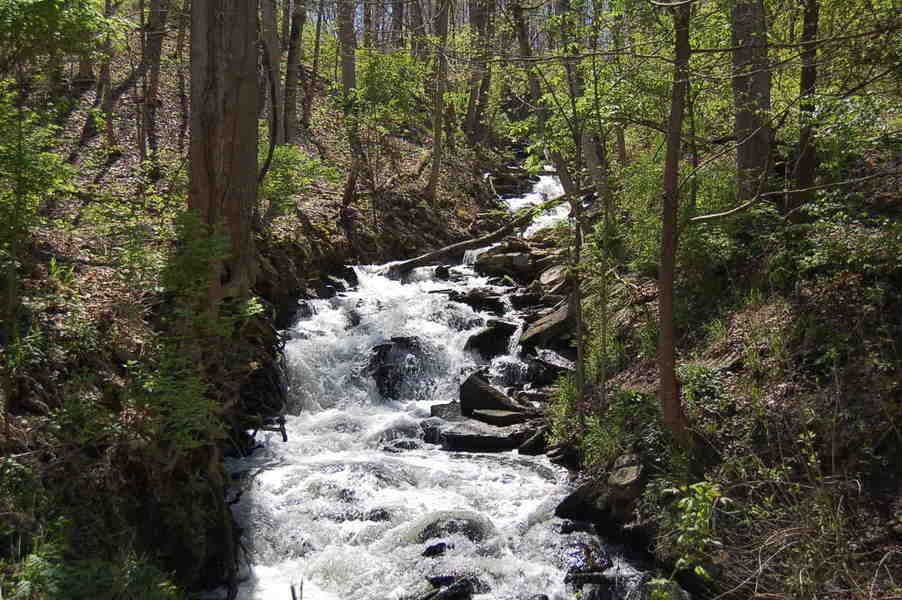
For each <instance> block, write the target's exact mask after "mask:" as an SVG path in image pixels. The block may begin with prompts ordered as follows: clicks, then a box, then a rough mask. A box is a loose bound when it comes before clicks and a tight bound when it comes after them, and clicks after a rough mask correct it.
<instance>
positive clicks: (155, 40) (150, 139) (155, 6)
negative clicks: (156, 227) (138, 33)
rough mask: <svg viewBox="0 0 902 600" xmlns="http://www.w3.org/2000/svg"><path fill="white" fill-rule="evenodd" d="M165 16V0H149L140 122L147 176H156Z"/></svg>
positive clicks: (167, 3) (152, 177)
mask: <svg viewBox="0 0 902 600" xmlns="http://www.w3.org/2000/svg"><path fill="white" fill-rule="evenodd" d="M168 18H169V0H151V1H150V18H149V19H148V23H147V27H146V31H147V42H146V43H145V44H144V51H145V53H146V58H145V60H147V62H148V65H149V66H148V73H147V87H146V89H145V93H144V125H145V133H146V134H147V146H148V150H149V155H148V156H149V159H150V164H151V168H150V178H151V179H152V180H153V181H156V180H157V179H159V178H160V143H159V137H158V135H157V108H158V107H159V106H160V102H161V101H160V98H159V94H160V59H161V57H162V55H163V38H165V36H166V22H167V20H168Z"/></svg>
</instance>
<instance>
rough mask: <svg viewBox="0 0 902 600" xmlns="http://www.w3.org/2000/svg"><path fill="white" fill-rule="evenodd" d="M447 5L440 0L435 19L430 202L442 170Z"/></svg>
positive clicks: (427, 189) (447, 1) (428, 193)
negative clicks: (437, 40) (435, 38)
mask: <svg viewBox="0 0 902 600" xmlns="http://www.w3.org/2000/svg"><path fill="white" fill-rule="evenodd" d="M449 4H450V0H441V4H439V8H438V14H437V15H436V18H435V27H436V33H437V34H438V37H439V45H438V47H437V48H436V51H435V60H436V71H437V72H436V77H435V98H434V99H433V105H432V170H431V171H430V173H429V184H428V186H427V187H426V197H427V198H429V200H430V201H432V200H435V193H436V190H437V189H438V178H439V173H440V172H441V168H442V149H443V145H442V118H443V116H444V113H445V110H444V109H445V86H446V85H447V78H448V57H447V56H446V55H445V49H446V48H447V45H448V10H449V6H448V5H449Z"/></svg>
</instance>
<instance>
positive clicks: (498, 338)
mask: <svg viewBox="0 0 902 600" xmlns="http://www.w3.org/2000/svg"><path fill="white" fill-rule="evenodd" d="M516 331H517V324H516V323H511V322H510V321H501V320H498V319H489V321H488V323H486V327H485V328H484V329H483V330H482V331H479V332H478V333H475V334H473V335H472V336H470V338H469V339H468V340H467V343H466V345H465V346H464V350H474V351H476V352H479V354H480V355H482V357H483V358H485V359H487V360H491V359H492V358H494V357H496V356H498V355H499V354H507V350H508V347H509V346H510V338H511V336H512V335H514V332H516Z"/></svg>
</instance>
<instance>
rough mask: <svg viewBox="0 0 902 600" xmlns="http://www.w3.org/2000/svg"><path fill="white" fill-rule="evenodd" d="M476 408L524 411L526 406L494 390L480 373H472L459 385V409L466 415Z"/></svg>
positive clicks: (526, 408)
mask: <svg viewBox="0 0 902 600" xmlns="http://www.w3.org/2000/svg"><path fill="white" fill-rule="evenodd" d="M478 409H490V410H508V411H513V412H524V411H527V410H528V407H525V406H522V405H520V404H518V403H517V402H516V401H514V400H512V399H511V398H509V397H508V396H506V395H505V394H503V393H501V392H500V391H498V390H496V389H495V388H494V387H492V385H491V384H490V383H489V382H488V381H487V380H486V379H485V378H484V377H483V376H482V375H481V374H479V373H473V374H472V375H470V376H469V377H467V379H466V381H464V382H463V384H462V385H461V386H460V410H461V413H462V414H463V415H464V416H465V417H468V416H470V415H471V414H472V413H473V411H474V410H478Z"/></svg>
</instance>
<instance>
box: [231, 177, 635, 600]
mask: <svg viewBox="0 0 902 600" xmlns="http://www.w3.org/2000/svg"><path fill="white" fill-rule="evenodd" d="M555 193H557V194H560V189H559V186H557V184H556V182H555V181H554V180H553V179H552V178H550V177H543V178H542V180H540V182H539V183H538V184H536V186H535V189H534V191H533V193H532V195H527V196H526V197H524V198H520V199H515V200H514V201H509V205H511V206H512V207H520V206H523V205H525V204H526V203H535V202H541V201H543V199H544V197H547V196H549V195H553V194H555ZM564 214H565V213H564ZM558 218H560V217H559V216H558ZM551 220H553V218H549V219H548V220H547V221H551ZM547 221H546V223H547ZM355 271H356V274H357V278H358V280H359V281H358V284H357V285H356V286H354V287H350V286H349V289H348V291H345V292H343V293H340V294H338V295H337V296H336V297H334V298H332V299H329V300H312V301H309V302H308V303H307V304H308V306H309V308H310V309H311V310H309V311H308V314H307V316H305V317H303V318H301V319H300V320H299V321H298V322H297V323H296V324H295V325H294V326H293V327H292V328H291V329H290V330H289V331H288V332H287V333H288V336H289V338H290V339H289V341H288V342H287V344H286V348H285V353H286V360H287V365H288V374H289V390H290V399H291V400H290V402H291V405H290V408H289V413H290V414H289V415H287V416H286V430H287V434H288V442H287V443H283V442H282V439H281V435H279V434H276V433H268V434H263V435H262V436H261V439H260V442H261V445H262V447H261V448H260V449H259V450H257V451H256V452H255V454H254V455H253V456H252V457H249V458H244V459H236V460H231V461H229V462H228V464H227V468H228V469H229V470H230V471H231V472H232V473H234V474H240V475H241V477H242V478H243V479H244V482H245V484H244V486H243V488H244V491H243V494H242V495H241V497H240V501H239V502H237V503H236V504H235V505H234V506H233V507H232V508H233V511H234V513H235V516H236V519H237V521H238V523H239V524H240V526H241V527H242V528H243V532H244V533H243V545H244V548H245V549H246V551H247V554H248V559H249V562H250V565H242V571H241V578H242V584H241V588H240V593H239V597H240V598H242V599H245V600H250V599H264V598H265V599H275V600H290V599H291V586H292V585H295V586H299V584H300V583H301V582H303V596H302V597H303V600H339V599H341V600H402V599H420V598H425V597H427V596H428V594H429V592H430V590H433V589H434V587H433V584H436V585H440V584H441V583H442V582H445V583H446V582H447V581H450V580H451V579H452V578H459V577H469V578H470V580H471V581H472V582H473V586H474V589H473V595H472V598H475V599H480V600H482V599H485V600H488V599H493V600H530V599H532V598H542V596H541V595H542V594H544V595H545V596H546V597H547V598H548V599H551V600H564V599H567V600H569V599H572V598H575V597H576V591H575V589H574V588H573V587H572V585H571V584H569V583H566V582H565V579H566V578H567V574H568V571H570V570H572V569H573V568H574V566H576V567H578V566H579V563H581V562H584V561H585V560H586V559H585V555H586V552H585V548H586V547H587V546H588V545H593V544H595V545H597V544H598V540H597V538H595V537H594V536H593V535H591V534H589V533H585V532H581V531H571V532H569V533H562V531H569V530H570V529H571V528H568V527H566V526H565V523H564V522H563V521H562V520H561V519H559V518H557V517H555V516H554V509H555V507H556V506H557V504H558V503H559V502H560V501H561V499H562V498H563V497H564V496H565V495H566V494H567V493H568V492H569V491H570V486H569V485H568V477H567V473H566V471H565V470H564V469H562V468H560V467H558V466H556V465H553V464H552V463H550V462H549V461H548V459H547V458H546V457H545V456H543V455H542V456H520V455H518V454H517V452H516V451H510V452H504V453H462V452H449V451H445V450H442V449H441V447H440V446H437V445H433V444H428V443H426V442H424V440H423V433H422V428H421V423H422V422H423V421H424V420H426V419H428V418H430V407H431V406H433V405H435V404H440V403H447V402H450V401H452V400H457V398H458V393H459V391H458V389H459V386H460V383H461V381H462V377H464V376H466V375H468V374H469V373H472V372H473V371H475V370H476V369H478V368H480V367H487V368H488V369H489V374H490V377H491V379H492V381H495V382H497V381H501V379H502V378H506V379H507V380H509V379H510V377H511V375H510V374H511V372H517V367H518V364H522V363H520V362H519V359H518V357H517V348H511V349H510V351H509V353H508V354H507V355H502V356H499V357H496V358H495V359H493V360H492V361H491V362H488V361H485V360H483V359H482V358H481V357H480V355H478V354H477V353H474V352H472V351H467V350H465V349H464V346H465V344H466V342H467V340H468V338H469V337H470V336H472V335H473V334H474V333H475V332H477V331H479V330H480V329H481V328H482V327H483V325H484V324H485V323H486V321H487V320H488V319H490V318H493V315H490V314H488V313H484V312H478V311H476V310H474V309H473V308H471V307H470V306H468V305H466V304H462V303H459V302H453V301H451V300H449V293H448V292H449V291H450V290H456V291H459V292H465V291H466V290H468V289H471V288H473V287H486V286H488V287H490V288H491V287H492V286H491V285H490V282H489V281H488V279H487V278H486V277H483V276H480V275H477V274H476V273H475V272H474V271H473V268H472V267H471V266H469V265H467V264H462V265H457V266H454V267H452V268H451V269H450V277H448V278H447V279H439V278H438V277H437V275H436V269H435V268H434V267H425V268H421V269H417V270H416V271H414V272H413V273H411V274H410V275H409V276H408V277H407V278H406V279H405V281H403V282H401V281H396V280H392V279H389V278H388V277H387V276H386V274H385V273H386V271H387V266H385V265H382V266H357V267H355ZM496 289H497V290H498V292H499V293H503V292H504V291H505V290H507V291H509V289H510V288H502V287H497V288H496ZM505 318H506V319H508V320H516V318H517V316H516V314H515V313H512V312H511V313H509V314H507V315H505ZM393 339H394V340H395V341H397V340H401V339H403V340H406V342H405V343H409V344H413V345H414V346H415V348H416V349H417V351H416V352H407V351H405V350H403V347H404V346H403V345H399V344H395V345H394V346H392V340H393ZM514 339H516V336H514ZM410 340H415V341H413V342H411V341H410ZM380 348H381V350H380ZM376 355H380V356H382V358H384V359H385V360H386V361H388V362H389V363H390V364H391V365H392V369H393V371H392V379H391V382H390V384H384V383H383V384H381V385H380V384H379V383H378V382H377V380H376V378H375V377H374V376H373V373H374V372H376V370H377V366H375V365H374V358H373V357H374V356H376ZM603 552H604V553H605V556H610V559H608V560H610V564H611V565H612V567H611V568H613V569H615V570H616V574H617V577H619V578H620V579H621V580H622V581H623V582H624V584H623V586H621V587H622V589H621V592H622V593H618V594H617V595H616V596H603V597H605V598H607V597H620V598H630V597H638V595H637V594H638V593H639V592H638V591H637V587H636V581H638V580H640V579H641V578H642V574H641V573H640V572H639V571H637V570H636V569H634V568H633V567H632V566H630V565H629V564H628V562H627V561H625V560H624V559H621V558H619V555H618V554H617V553H616V552H614V551H613V550H611V549H605V550H604V551H603ZM436 577H446V578H448V579H444V580H443V579H438V580H435V579H434V580H433V583H430V581H429V580H428V578H436ZM631 582H632V583H631ZM439 597H441V598H444V597H449V598H450V597H454V598H458V597H459V598H466V597H470V596H450V595H449V596H439ZM583 597H584V598H585V597H587V596H585V595H584V596H583ZM598 597H599V598H600V597H602V596H598Z"/></svg>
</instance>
